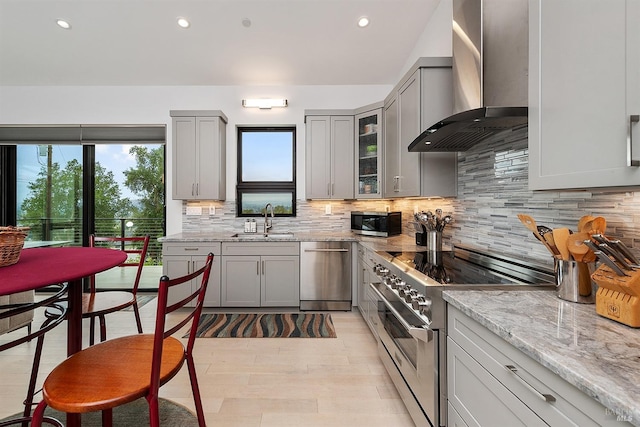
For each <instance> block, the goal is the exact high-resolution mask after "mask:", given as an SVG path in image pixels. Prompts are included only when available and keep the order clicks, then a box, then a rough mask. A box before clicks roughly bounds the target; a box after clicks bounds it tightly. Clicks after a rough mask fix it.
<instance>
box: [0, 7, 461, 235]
mask: <svg viewBox="0 0 640 427" xmlns="http://www.w3.org/2000/svg"><path fill="white" fill-rule="evenodd" d="M451 11H452V0H441V1H440V3H439V4H438V5H437V6H436V9H435V11H434V14H433V16H432V18H431V19H430V21H429V23H428V24H427V27H426V28H425V31H424V33H423V34H422V35H421V37H420V38H419V40H418V41H417V42H416V45H415V47H414V49H413V51H412V53H411V55H410V56H409V57H408V58H407V61H406V63H405V66H404V67H403V68H402V70H401V72H400V73H398V81H399V80H400V78H401V77H402V76H403V75H404V73H405V72H406V71H407V70H408V69H409V68H410V67H411V66H412V65H413V64H414V63H415V62H416V60H417V59H418V58H419V57H421V56H451V15H452V12H451ZM395 83H397V81H396V82H393V84H390V85H374V86H364V85H363V86H266V87H243V86H242V87H241V86H162V87H159V86H115V87H111V86H29V87H22V86H0V124H163V123H164V124H166V125H167V143H168V147H167V171H166V174H167V177H171V176H172V173H173V171H172V168H171V118H170V117H169V110H222V111H223V112H224V113H225V114H226V115H227V117H228V118H229V123H228V125H227V200H233V199H235V180H236V136H235V135H236V133H235V130H236V126H237V125H248V124H260V125H270V124H286V125H295V126H296V128H297V135H296V138H297V143H298V144H297V168H298V170H297V180H298V181H297V183H298V197H299V198H304V197H305V194H304V189H305V171H304V164H305V162H304V159H305V150H304V142H305V138H304V110H305V109H353V108H358V107H361V106H365V105H368V104H372V103H375V102H379V101H382V100H383V99H384V98H385V97H386V96H387V95H388V94H389V92H390V91H391V89H392V88H393V86H394V84H395ZM261 97H284V98H287V99H288V100H289V107H288V108H286V109H274V110H271V111H261V110H253V109H251V110H248V109H243V108H242V107H241V100H242V99H243V98H261ZM166 182H167V194H171V190H172V188H171V179H167V181H166ZM181 230H182V202H181V201H176V200H171V199H170V197H168V198H167V233H168V234H173V233H178V232H180V231H181Z"/></svg>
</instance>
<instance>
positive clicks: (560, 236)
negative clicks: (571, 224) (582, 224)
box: [553, 227, 571, 261]
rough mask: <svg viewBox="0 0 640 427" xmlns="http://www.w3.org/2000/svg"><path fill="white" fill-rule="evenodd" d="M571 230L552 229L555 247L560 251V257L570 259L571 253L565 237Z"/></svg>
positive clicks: (567, 236) (564, 228)
mask: <svg viewBox="0 0 640 427" xmlns="http://www.w3.org/2000/svg"><path fill="white" fill-rule="evenodd" d="M570 234H571V232H570V231H569V229H568V228H566V227H563V228H554V229H553V241H554V242H555V243H556V248H558V251H560V257H561V259H563V260H566V261H570V260H571V254H570V253H569V248H568V245H567V239H568V238H569V236H570Z"/></svg>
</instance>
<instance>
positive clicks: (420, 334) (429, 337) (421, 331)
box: [369, 283, 433, 342]
mask: <svg viewBox="0 0 640 427" xmlns="http://www.w3.org/2000/svg"><path fill="white" fill-rule="evenodd" d="M369 287H370V288H371V289H372V290H373V291H374V292H375V293H376V295H377V296H378V298H380V300H381V301H382V302H383V303H384V305H385V306H386V307H387V308H388V309H389V311H390V312H391V314H393V316H394V317H395V318H396V319H398V322H400V324H402V327H403V328H405V329H406V330H407V332H409V334H410V335H411V336H412V337H414V338H415V339H418V340H420V341H424V342H431V341H433V331H432V330H431V329H428V328H426V327H425V328H418V327H415V326H411V325H410V324H408V323H407V322H406V321H405V320H404V319H403V318H402V316H401V315H400V313H398V310H396V309H395V308H394V307H393V306H392V305H391V304H390V303H389V301H387V299H386V298H385V297H384V295H382V294H381V293H380V291H379V290H378V289H377V288H376V287H375V286H374V284H373V283H369Z"/></svg>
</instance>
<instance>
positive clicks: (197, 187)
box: [196, 182, 200, 196]
mask: <svg viewBox="0 0 640 427" xmlns="http://www.w3.org/2000/svg"><path fill="white" fill-rule="evenodd" d="M199 194H200V183H199V182H198V183H196V196H198V195H199Z"/></svg>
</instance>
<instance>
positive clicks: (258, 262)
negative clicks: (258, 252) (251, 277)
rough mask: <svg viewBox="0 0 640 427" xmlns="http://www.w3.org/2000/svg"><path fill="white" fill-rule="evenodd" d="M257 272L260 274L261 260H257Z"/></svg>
mask: <svg viewBox="0 0 640 427" xmlns="http://www.w3.org/2000/svg"><path fill="white" fill-rule="evenodd" d="M256 274H257V275H258V276H259V275H260V261H256Z"/></svg>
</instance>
